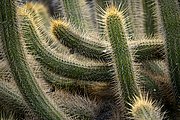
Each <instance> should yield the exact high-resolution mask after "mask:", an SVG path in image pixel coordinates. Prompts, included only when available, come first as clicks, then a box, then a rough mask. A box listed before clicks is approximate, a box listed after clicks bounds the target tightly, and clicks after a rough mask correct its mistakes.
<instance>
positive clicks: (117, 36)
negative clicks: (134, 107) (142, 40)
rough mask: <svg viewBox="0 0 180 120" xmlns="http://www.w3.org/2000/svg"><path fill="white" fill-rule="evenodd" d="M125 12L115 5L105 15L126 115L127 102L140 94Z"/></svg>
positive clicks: (116, 79) (120, 95)
mask: <svg viewBox="0 0 180 120" xmlns="http://www.w3.org/2000/svg"><path fill="white" fill-rule="evenodd" d="M124 16H125V11H123V10H122V11H118V9H117V8H115V7H114V6H113V5H111V6H109V7H108V8H107V10H106V12H105V15H104V24H105V30H106V35H107V36H108V38H109V41H110V43H111V46H112V51H113V53H112V65H113V69H114V73H113V74H114V82H115V84H116V86H115V88H113V89H115V92H116V96H117V98H118V99H119V101H117V102H120V103H119V104H120V106H119V107H120V108H121V110H120V112H122V113H124V115H125V114H126V112H125V111H126V110H125V109H126V108H125V106H126V107H127V104H126V103H127V102H131V99H132V98H133V96H134V95H135V94H138V89H137V85H136V83H135V75H134V72H133V63H132V62H133V60H132V56H131V54H130V51H129V48H128V43H127V39H128V37H127V28H126V27H127V26H126V18H124Z"/></svg>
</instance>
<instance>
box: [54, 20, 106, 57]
mask: <svg viewBox="0 0 180 120" xmlns="http://www.w3.org/2000/svg"><path fill="white" fill-rule="evenodd" d="M51 23H52V24H51V27H52V30H51V31H52V33H54V35H55V36H56V37H57V39H58V40H60V42H61V43H63V44H64V45H66V46H68V47H70V48H72V49H74V50H75V51H76V52H79V53H80V54H83V55H85V56H87V57H90V58H96V59H99V60H107V59H108V57H109V56H108V51H107V49H106V47H107V42H105V41H104V42H101V43H100V42H99V43H98V42H95V40H94V41H92V40H91V39H93V38H90V36H89V37H83V35H81V34H78V33H77V32H75V30H73V29H71V27H70V25H68V23H66V22H64V21H62V20H53V21H52V22H51ZM96 41H97V40H96ZM104 43H106V44H104Z"/></svg>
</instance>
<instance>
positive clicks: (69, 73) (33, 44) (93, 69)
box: [19, 13, 111, 81]
mask: <svg viewBox="0 0 180 120" xmlns="http://www.w3.org/2000/svg"><path fill="white" fill-rule="evenodd" d="M19 14H21V15H22V22H21V23H22V31H23V37H24V40H25V41H26V43H27V44H28V45H29V48H30V49H31V50H34V54H35V55H36V56H37V60H39V61H40V63H42V65H44V66H45V67H47V68H50V69H51V70H52V71H55V72H56V73H58V74H61V75H62V76H66V77H70V78H73V79H81V80H102V81H103V80H104V81H106V80H109V79H111V75H110V74H109V66H107V65H99V66H96V65H95V66H93V65H92V66H86V65H81V64H78V63H73V62H69V61H66V60H64V59H62V58H58V57H57V56H56V55H54V54H53V53H52V52H51V51H48V50H50V49H46V48H45V46H43V45H42V43H41V41H40V37H39V34H38V31H37V29H36V27H35V26H34V24H33V21H31V19H30V17H29V16H28V14H26V13H19Z"/></svg>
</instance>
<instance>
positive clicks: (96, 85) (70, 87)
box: [42, 69, 109, 96]
mask: <svg viewBox="0 0 180 120" xmlns="http://www.w3.org/2000/svg"><path fill="white" fill-rule="evenodd" d="M42 71H43V73H44V78H45V80H46V81H47V82H48V83H50V84H51V85H53V86H55V87H56V88H59V89H63V90H67V91H70V92H71V93H78V94H82V95H84V94H94V95H95V94H96V95H100V93H103V91H104V90H107V89H108V88H109V85H108V83H107V82H94V81H82V80H74V79H69V78H64V77H60V76H58V75H56V74H53V73H52V72H50V71H49V70H47V69H42ZM100 96H102V95H100Z"/></svg>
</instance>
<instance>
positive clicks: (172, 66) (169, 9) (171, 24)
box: [158, 0, 180, 101]
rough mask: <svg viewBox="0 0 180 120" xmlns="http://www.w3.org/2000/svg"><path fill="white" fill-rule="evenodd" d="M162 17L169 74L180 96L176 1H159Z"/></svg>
mask: <svg viewBox="0 0 180 120" xmlns="http://www.w3.org/2000/svg"><path fill="white" fill-rule="evenodd" d="M158 2H159V6H160V10H161V15H162V21H163V25H164V26H163V27H164V33H165V43H166V49H167V57H168V64H169V72H170V77H171V80H172V83H174V86H175V88H176V89H177V96H178V97H177V99H178V101H179V100H180V99H179V96H180V47H179V45H180V40H179V38H180V34H179V33H180V18H179V16H180V14H179V13H180V10H179V6H178V2H177V1H175V0H159V1H158Z"/></svg>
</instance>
